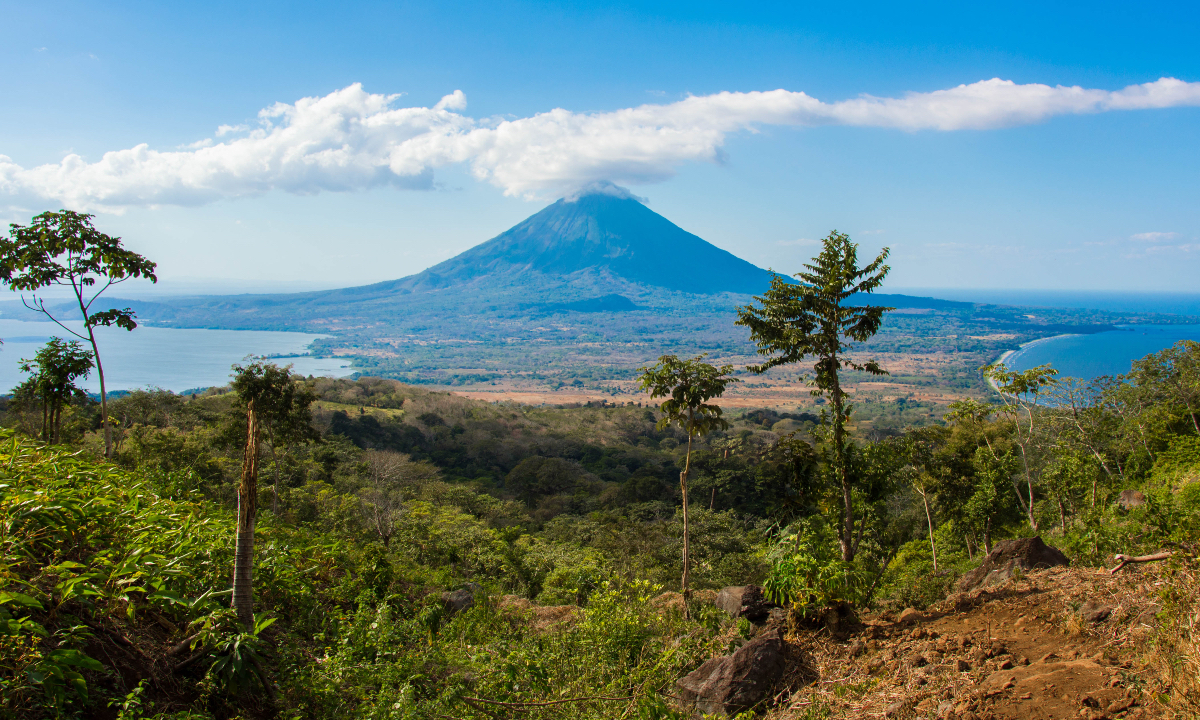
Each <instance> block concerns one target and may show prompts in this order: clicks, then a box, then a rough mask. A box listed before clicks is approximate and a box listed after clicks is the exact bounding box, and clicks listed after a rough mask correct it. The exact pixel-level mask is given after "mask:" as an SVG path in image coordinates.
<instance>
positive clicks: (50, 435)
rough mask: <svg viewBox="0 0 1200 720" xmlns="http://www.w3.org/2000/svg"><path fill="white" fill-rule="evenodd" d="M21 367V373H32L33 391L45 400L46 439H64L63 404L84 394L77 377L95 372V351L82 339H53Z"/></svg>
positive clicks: (49, 440) (43, 401) (31, 385)
mask: <svg viewBox="0 0 1200 720" xmlns="http://www.w3.org/2000/svg"><path fill="white" fill-rule="evenodd" d="M20 367H21V372H26V373H30V377H29V379H28V380H26V382H27V383H29V389H30V391H31V393H30V394H32V395H35V396H37V397H38V398H40V399H41V402H42V439H43V440H45V441H46V442H54V443H57V442H61V440H62V409H63V405H64V404H65V403H68V402H70V400H71V398H72V397H83V396H84V394H83V390H81V389H79V388H78V387H76V386H75V380H76V379H77V378H80V377H87V374H88V373H89V372H91V370H92V354H91V353H90V352H88V351H87V350H84V349H83V346H82V345H80V344H79V341H78V340H72V341H70V342H66V341H64V340H61V339H59V338H50V341H49V342H48V343H46V345H45V346H44V347H43V348H42V349H41V350H38V351H37V354H36V355H34V356H33V359H32V360H25V359H24V358H22V359H21V366H20Z"/></svg>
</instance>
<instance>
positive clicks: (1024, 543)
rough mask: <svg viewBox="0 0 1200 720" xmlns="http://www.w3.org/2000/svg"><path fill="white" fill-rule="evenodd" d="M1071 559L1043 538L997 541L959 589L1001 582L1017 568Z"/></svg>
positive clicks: (1038, 566)
mask: <svg viewBox="0 0 1200 720" xmlns="http://www.w3.org/2000/svg"><path fill="white" fill-rule="evenodd" d="M1070 562H1071V561H1070V560H1068V559H1067V556H1066V555H1063V554H1062V552H1061V551H1060V550H1059V549H1058V548H1055V547H1051V546H1049V545H1047V544H1046V543H1044V542H1042V539H1041V538H1040V537H1032V538H1018V539H1016V540H1002V541H1000V542H998V543H996V545H995V547H993V548H992V551H991V552H990V553H988V555H987V557H986V558H984V560H983V562H982V563H980V565H979V567H977V568H975V569H974V570H972V571H971V572H969V573H967V574H966V575H963V576H962V577H961V578H959V581H958V589H959V591H961V592H966V591H969V590H974V589H976V588H981V587H988V586H989V585H999V584H1000V583H1003V582H1004V581H1005V580H1008V579H1009V578H1011V577H1012V576H1013V573H1014V572H1016V571H1017V570H1021V571H1022V572H1027V571H1029V570H1037V569H1040V568H1049V567H1056V566H1058V565H1069V564H1070Z"/></svg>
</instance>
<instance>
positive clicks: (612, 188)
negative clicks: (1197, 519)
mask: <svg viewBox="0 0 1200 720" xmlns="http://www.w3.org/2000/svg"><path fill="white" fill-rule="evenodd" d="M591 195H607V196H609V197H615V198H619V199H621V200H637V201H638V202H640V203H641V204H643V205H647V204H649V202H650V200H649V198H644V197H639V196H637V195H634V194H633V193H632V192H630V191H629V188H623V187H621V186H620V185H617V184H615V183H611V182H609V181H607V180H598V181H596V182H590V183H588V184H587V185H584V186H583V187H581V188H579V189H578V190H576V191H575V192H573V193H568V194H567V195H565V196H564V197H563V198H562V202H569V203H573V202H576V201H577V200H579V199H580V198H584V197H589V196H591Z"/></svg>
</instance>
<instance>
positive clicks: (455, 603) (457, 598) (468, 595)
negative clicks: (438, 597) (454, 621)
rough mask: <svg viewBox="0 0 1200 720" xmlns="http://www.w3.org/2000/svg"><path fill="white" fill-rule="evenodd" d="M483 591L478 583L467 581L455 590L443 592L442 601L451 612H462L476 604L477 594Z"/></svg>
mask: <svg viewBox="0 0 1200 720" xmlns="http://www.w3.org/2000/svg"><path fill="white" fill-rule="evenodd" d="M481 592H483V587H482V586H480V585H479V584H478V583H467V584H466V585H464V586H462V587H461V588H459V589H458V590H455V591H453V592H444V593H442V603H444V604H445V606H446V609H447V610H449V611H450V613H451V614H454V613H456V612H462V611H463V610H466V609H468V608H470V607H474V605H475V596H476V595H478V594H479V593H481Z"/></svg>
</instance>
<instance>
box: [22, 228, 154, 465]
mask: <svg viewBox="0 0 1200 720" xmlns="http://www.w3.org/2000/svg"><path fill="white" fill-rule="evenodd" d="M92 217H93V216H92V215H88V214H84V213H77V212H72V211H70V210H61V211H59V212H56V213H54V212H44V213H42V214H41V215H37V216H35V217H34V218H33V221H32V222H31V223H30V225H29V227H23V226H21V225H18V224H16V223H13V224H12V225H11V226H10V229H9V233H8V237H7V238H2V239H0V282H3V283H4V284H5V285H7V286H8V287H10V288H12V289H13V290H20V291H29V292H32V293H34V294H33V297H32V300H31V301H30V300H26V299H25V296H24V295H22V296H21V300H22V302H24V303H25V306H26V307H28V308H29V309H31V310H36V311H38V312H40V313H42V314H44V315H45V316H46V317H48V318H50V320H52V321H53V322H54V323H56V324H57V325H58V326H59V327H61V328H62V329H64V330H66V331H67V332H69V333H71V334H72V335H74V336H75V337H77V338H79V339H80V340H86V341H88V343H90V344H91V346H92V357H93V359H94V360H95V363H96V373H97V375H99V377H100V415H101V422H102V423H103V426H104V456H105V457H112V427H111V424H110V423H109V419H108V396H107V393H106V392H105V387H104V366H103V364H101V362H100V347H99V345H97V344H96V328H97V327H100V326H104V327H111V326H113V325H116V326H117V327H120V328H124V329H125V330H133V329H134V328H136V327H137V323H136V322H135V321H134V317H135V313H134V312H133V310H131V309H130V308H124V309H115V308H110V309H108V310H93V305H94V304H95V302H96V300H97V299H98V298H99V297H100V295H102V294H103V293H104V291H105V290H107V289H108V288H110V287H112V286H113V285H116V284H117V283H121V282H125V281H126V280H129V279H130V278H146V279H148V280H149V281H150V282H158V278H157V277H156V276H155V275H154V268H155V264H154V263H152V262H150V261H149V260H147V259H146V258H144V257H142V256H141V255H138V254H137V253H135V252H132V251H130V250H126V249H125V248H123V247H121V238H115V237H112V236H109V235H105V234H104V233H102V232H100V231H98V230H96V228H95V227H94V226H93V225H92ZM52 285H59V286H62V287H69V288H70V289H71V293H72V294H73V295H74V299H75V303H74V304H75V305H77V307H78V310H79V313H80V315H81V316H82V319H83V327H84V332H85V333H86V334H83V333H78V332H76V331H74V330H72V329H71V328H69V327H67V326H66V325H65V324H63V322H62V321H61V320H59V318H57V317H55V315H54V313H55V312H57V311H56V310H55V311H52V310H51V309H50V308H47V307H46V300H45V298H40V297H38V296H37V291H39V290H41V289H43V288H47V287H50V286H52Z"/></svg>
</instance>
